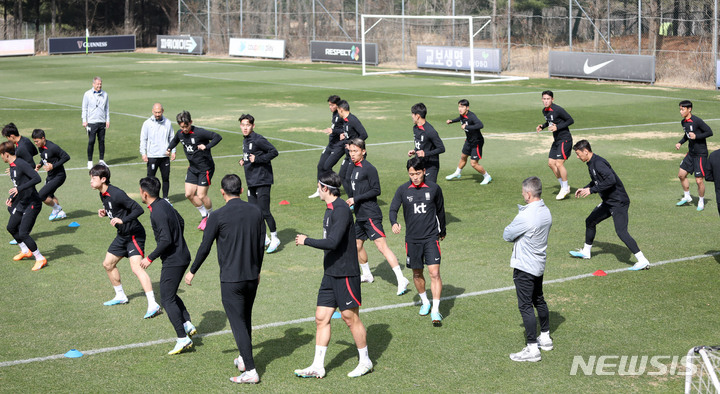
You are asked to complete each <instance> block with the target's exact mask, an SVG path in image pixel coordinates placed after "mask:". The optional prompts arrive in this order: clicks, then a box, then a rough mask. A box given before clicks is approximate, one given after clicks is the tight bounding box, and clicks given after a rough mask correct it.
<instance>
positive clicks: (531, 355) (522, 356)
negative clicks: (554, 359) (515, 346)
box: [510, 345, 542, 362]
mask: <svg viewBox="0 0 720 394" xmlns="http://www.w3.org/2000/svg"><path fill="white" fill-rule="evenodd" d="M541 359H542V356H541V355H540V349H538V348H533V347H530V346H529V345H528V346H525V347H524V348H523V350H521V351H520V352H519V353H512V354H510V360H513V361H530V362H538V361H540V360H541Z"/></svg>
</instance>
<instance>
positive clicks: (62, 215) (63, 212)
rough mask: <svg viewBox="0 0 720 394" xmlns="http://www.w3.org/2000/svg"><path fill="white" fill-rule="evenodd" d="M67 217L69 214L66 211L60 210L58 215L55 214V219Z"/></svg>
mask: <svg viewBox="0 0 720 394" xmlns="http://www.w3.org/2000/svg"><path fill="white" fill-rule="evenodd" d="M65 218H67V214H66V213H65V211H60V212H58V213H57V215H55V218H54V219H53V220H58V219H65Z"/></svg>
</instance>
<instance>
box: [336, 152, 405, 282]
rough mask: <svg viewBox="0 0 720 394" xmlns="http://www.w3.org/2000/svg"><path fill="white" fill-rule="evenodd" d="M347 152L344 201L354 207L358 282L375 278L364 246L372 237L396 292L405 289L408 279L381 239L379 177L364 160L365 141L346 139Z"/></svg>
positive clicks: (384, 240)
mask: <svg viewBox="0 0 720 394" xmlns="http://www.w3.org/2000/svg"><path fill="white" fill-rule="evenodd" d="M348 152H349V153H350V159H351V160H352V162H353V164H354V167H353V170H352V179H351V181H350V190H348V197H349V198H348V199H347V204H348V206H350V207H353V206H354V207H355V208H354V209H353V211H354V212H355V220H356V222H355V238H356V243H357V250H358V261H359V262H360V268H362V275H361V276H360V281H361V282H367V283H372V282H373V281H374V280H375V279H374V277H373V274H372V272H370V264H369V263H368V255H367V251H366V250H365V246H364V245H365V241H366V240H367V239H370V240H372V241H373V242H374V243H375V246H376V247H377V249H378V251H379V252H380V253H382V255H383V256H385V259H386V260H387V262H388V264H390V268H392V270H393V272H394V273H395V278H396V279H397V286H398V287H397V295H403V294H405V293H407V285H408V284H409V283H410V281H408V280H407V279H406V278H405V277H404V276H403V274H402V271H401V270H400V265H399V264H398V259H397V257H396V256H395V253H393V251H392V250H390V248H389V247H388V245H387V241H386V239H385V231H384V230H383V226H382V211H381V210H380V206H379V205H378V203H377V198H378V196H379V195H380V177H378V172H377V169H375V166H373V165H372V164H370V162H369V161H367V160H365V156H366V154H367V151H366V150H365V141H363V140H361V139H360V138H355V139H352V140H350V144H349V145H348Z"/></svg>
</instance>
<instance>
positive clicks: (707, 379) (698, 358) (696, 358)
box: [685, 346, 720, 394]
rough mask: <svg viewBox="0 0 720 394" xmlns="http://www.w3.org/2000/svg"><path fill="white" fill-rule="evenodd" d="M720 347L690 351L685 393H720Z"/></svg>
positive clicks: (687, 362)
mask: <svg viewBox="0 0 720 394" xmlns="http://www.w3.org/2000/svg"><path fill="white" fill-rule="evenodd" d="M718 352H720V347H718V346H697V347H694V348H692V349H690V350H689V351H688V353H687V357H686V359H685V373H686V375H685V393H686V394H688V393H693V392H698V393H718V392H720V380H719V379H718V370H719V369H720V356H719V355H718Z"/></svg>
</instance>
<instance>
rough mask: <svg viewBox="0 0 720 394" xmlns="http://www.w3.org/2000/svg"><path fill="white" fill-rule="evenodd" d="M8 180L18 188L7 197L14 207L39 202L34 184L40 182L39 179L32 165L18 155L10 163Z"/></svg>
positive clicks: (22, 206)
mask: <svg viewBox="0 0 720 394" xmlns="http://www.w3.org/2000/svg"><path fill="white" fill-rule="evenodd" d="M10 180H11V181H12V183H13V186H14V187H16V188H17V190H18V192H17V194H15V195H14V196H10V197H9V199H10V201H11V202H12V206H13V207H14V208H20V209H24V207H26V206H28V205H30V204H33V203H40V196H39V195H38V192H37V190H35V185H37V184H38V183H40V181H41V179H40V175H38V173H37V171H35V168H34V167H33V166H31V165H30V164H28V163H27V162H26V161H25V160H23V159H21V158H19V157H18V158H16V159H15V161H13V162H12V163H10Z"/></svg>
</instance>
